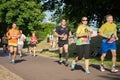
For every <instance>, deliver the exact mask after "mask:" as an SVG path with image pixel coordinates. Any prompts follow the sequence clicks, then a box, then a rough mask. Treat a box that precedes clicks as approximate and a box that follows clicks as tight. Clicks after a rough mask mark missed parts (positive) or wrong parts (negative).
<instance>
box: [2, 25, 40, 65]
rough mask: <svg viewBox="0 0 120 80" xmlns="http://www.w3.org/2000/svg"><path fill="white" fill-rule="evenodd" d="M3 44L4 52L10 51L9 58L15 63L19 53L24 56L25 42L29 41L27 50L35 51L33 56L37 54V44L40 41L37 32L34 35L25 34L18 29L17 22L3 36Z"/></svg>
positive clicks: (29, 51)
mask: <svg viewBox="0 0 120 80" xmlns="http://www.w3.org/2000/svg"><path fill="white" fill-rule="evenodd" d="M1 41H2V44H3V52H4V53H6V51H9V52H8V53H9V56H8V59H9V61H10V62H11V63H12V64H15V60H16V55H17V53H18V54H19V55H20V57H22V56H23V47H24V42H25V41H26V43H27V48H28V50H27V52H28V53H33V56H36V54H35V53H36V44H37V43H38V39H37V37H36V35H35V33H34V32H33V33H32V36H30V35H29V34H28V35H27V36H25V35H24V34H23V33H22V30H18V29H17V25H16V23H12V28H11V29H9V30H8V31H7V33H6V34H4V36H3V37H2V40H1Z"/></svg>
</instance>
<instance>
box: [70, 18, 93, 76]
mask: <svg viewBox="0 0 120 80" xmlns="http://www.w3.org/2000/svg"><path fill="white" fill-rule="evenodd" d="M87 23H88V19H87V17H82V19H81V23H80V25H79V26H78V29H77V31H76V37H77V40H76V49H77V53H78V56H77V57H76V59H75V60H73V61H72V64H71V68H72V69H71V70H72V71H73V70H74V69H75V65H76V63H77V62H78V61H79V60H81V59H82V58H83V57H84V58H85V73H87V74H89V73H90V71H89V49H90V37H91V33H90V27H89V26H88V25H87Z"/></svg>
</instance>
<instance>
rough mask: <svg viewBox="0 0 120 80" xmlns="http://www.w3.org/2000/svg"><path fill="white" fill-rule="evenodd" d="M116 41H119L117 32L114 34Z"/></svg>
mask: <svg viewBox="0 0 120 80" xmlns="http://www.w3.org/2000/svg"><path fill="white" fill-rule="evenodd" d="M114 35H115V38H116V40H118V36H117V32H115V33H114Z"/></svg>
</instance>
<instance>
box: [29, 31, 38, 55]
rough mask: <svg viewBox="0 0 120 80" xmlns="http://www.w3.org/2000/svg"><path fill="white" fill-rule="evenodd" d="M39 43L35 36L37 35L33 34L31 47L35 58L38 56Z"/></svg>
mask: <svg viewBox="0 0 120 80" xmlns="http://www.w3.org/2000/svg"><path fill="white" fill-rule="evenodd" d="M37 43H38V39H37V37H36V35H35V33H34V32H33V33H32V36H31V37H30V47H31V51H30V52H32V53H33V56H36V44H37Z"/></svg>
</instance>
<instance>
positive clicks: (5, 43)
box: [2, 34, 8, 53]
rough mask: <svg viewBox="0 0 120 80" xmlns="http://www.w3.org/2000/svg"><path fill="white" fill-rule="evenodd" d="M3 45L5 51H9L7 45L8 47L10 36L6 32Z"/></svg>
mask: <svg viewBox="0 0 120 80" xmlns="http://www.w3.org/2000/svg"><path fill="white" fill-rule="evenodd" d="M2 45H3V52H4V53H6V52H7V50H8V49H7V47H8V38H7V36H6V34H4V36H3V37H2Z"/></svg>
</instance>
